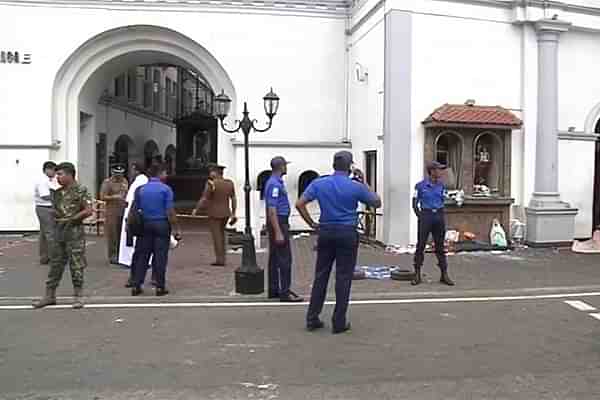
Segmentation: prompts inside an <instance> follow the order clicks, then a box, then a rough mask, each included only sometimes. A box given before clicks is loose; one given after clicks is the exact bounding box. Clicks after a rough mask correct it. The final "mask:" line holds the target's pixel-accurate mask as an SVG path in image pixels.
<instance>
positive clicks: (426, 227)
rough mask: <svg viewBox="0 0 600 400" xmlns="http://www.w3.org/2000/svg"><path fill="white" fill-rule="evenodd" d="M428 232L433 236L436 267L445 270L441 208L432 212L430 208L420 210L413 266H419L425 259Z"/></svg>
mask: <svg viewBox="0 0 600 400" xmlns="http://www.w3.org/2000/svg"><path fill="white" fill-rule="evenodd" d="M429 234H431V236H433V243H434V244H435V255H436V256H437V259H438V267H439V268H440V270H441V271H442V272H443V271H446V270H447V269H448V261H447V259H446V253H444V239H445V237H446V222H445V221H444V211H443V210H437V212H432V211H431V210H427V209H424V210H422V211H421V216H420V217H419V227H418V240H417V249H416V251H415V258H414V265H415V267H418V268H420V267H421V266H423V261H424V259H425V246H426V245H427V239H429Z"/></svg>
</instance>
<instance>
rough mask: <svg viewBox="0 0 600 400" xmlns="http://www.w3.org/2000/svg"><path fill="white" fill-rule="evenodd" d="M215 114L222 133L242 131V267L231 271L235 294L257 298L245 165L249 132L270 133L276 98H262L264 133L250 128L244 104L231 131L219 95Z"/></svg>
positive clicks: (260, 279)
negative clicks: (241, 115)
mask: <svg viewBox="0 0 600 400" xmlns="http://www.w3.org/2000/svg"><path fill="white" fill-rule="evenodd" d="M214 101H215V114H216V115H217V117H218V118H219V120H220V121H221V128H222V129H223V130H224V131H225V132H229V133H236V132H238V131H240V130H241V131H242V132H243V133H244V158H245V160H244V162H245V173H246V181H245V183H244V194H245V201H246V229H245V230H244V235H243V236H242V265H241V266H240V267H239V268H238V269H236V270H235V291H236V293H241V294H260V293H263V292H264V290H265V289H264V270H262V269H261V268H259V267H258V265H257V264H256V249H255V247H254V236H253V235H252V228H251V224H250V191H251V190H252V187H251V186H250V165H249V161H248V153H249V151H248V147H249V146H248V135H249V134H250V131H251V130H254V131H256V132H266V131H268V130H269V129H271V125H272V123H273V117H275V115H276V114H277V109H278V108H279V97H278V96H277V95H276V94H275V93H273V89H271V91H270V92H269V93H267V94H266V95H265V97H263V101H264V107H265V113H266V114H267V117H268V118H269V122H268V124H267V127H266V128H265V129H258V128H257V127H256V126H255V125H254V124H255V122H256V120H251V119H250V117H248V106H247V105H246V102H244V112H243V115H244V117H243V118H242V120H241V121H239V120H236V121H235V123H236V125H237V126H236V127H235V128H234V129H227V128H226V127H225V123H224V122H223V121H224V119H225V117H226V116H227V114H229V109H230V107H231V99H230V98H229V96H227V95H226V94H225V92H224V91H221V94H219V95H218V96H216V97H215V99H214Z"/></svg>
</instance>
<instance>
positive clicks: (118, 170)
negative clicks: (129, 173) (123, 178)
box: [110, 164, 125, 175]
mask: <svg viewBox="0 0 600 400" xmlns="http://www.w3.org/2000/svg"><path fill="white" fill-rule="evenodd" d="M110 172H111V173H112V174H113V175H123V174H124V173H125V166H123V164H116V165H113V166H112V168H111V169H110Z"/></svg>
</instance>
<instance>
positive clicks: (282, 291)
mask: <svg viewBox="0 0 600 400" xmlns="http://www.w3.org/2000/svg"><path fill="white" fill-rule="evenodd" d="M278 218H279V226H280V228H281V232H282V233H283V238H284V243H283V244H277V243H275V233H274V232H273V227H272V226H271V225H270V224H269V296H270V297H271V296H277V295H279V296H280V297H285V296H287V295H289V294H290V286H291V285H292V249H291V247H290V224H289V222H288V218H287V217H283V216H279V217H278Z"/></svg>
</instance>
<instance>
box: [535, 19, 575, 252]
mask: <svg viewBox="0 0 600 400" xmlns="http://www.w3.org/2000/svg"><path fill="white" fill-rule="evenodd" d="M570 25H571V24H570V23H568V22H564V21H558V20H541V21H538V22H537V23H536V24H535V28H536V32H537V41H538V91H537V97H538V99H537V104H538V110H537V134H536V152H535V158H536V159H535V185H534V192H533V194H532V197H531V201H530V202H529V207H528V208H527V209H526V214H527V241H528V242H529V243H530V244H532V245H551V244H556V243H566V242H570V241H572V240H573V230H574V223H575V215H576V214H577V209H574V208H571V207H570V205H569V204H568V203H566V202H563V201H561V198H560V193H559V192H558V43H559V39H560V35H561V33H563V32H567V31H568V30H569V27H570Z"/></svg>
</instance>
